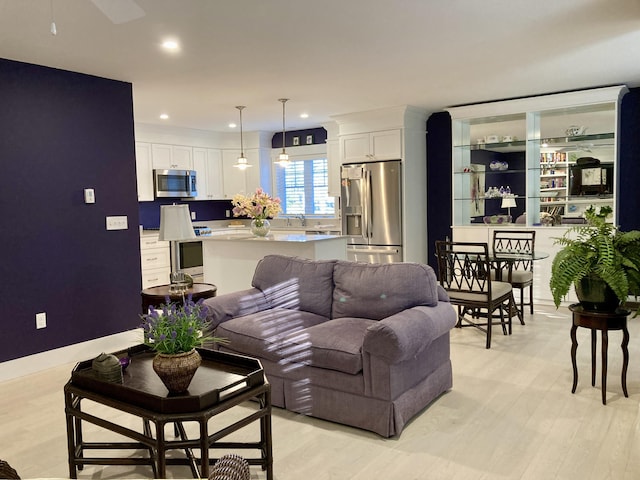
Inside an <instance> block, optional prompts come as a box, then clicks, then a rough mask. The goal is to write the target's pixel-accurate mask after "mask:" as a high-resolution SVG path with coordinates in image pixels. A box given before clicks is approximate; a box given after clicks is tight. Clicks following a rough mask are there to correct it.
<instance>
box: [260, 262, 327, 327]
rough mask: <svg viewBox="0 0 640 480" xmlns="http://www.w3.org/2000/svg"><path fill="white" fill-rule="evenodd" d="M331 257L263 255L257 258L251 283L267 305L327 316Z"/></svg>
mask: <svg viewBox="0 0 640 480" xmlns="http://www.w3.org/2000/svg"><path fill="white" fill-rule="evenodd" d="M335 262H336V261H335V260H309V259H307V258H299V257H288V256H286V255H267V256H265V257H264V258H263V259H262V260H260V261H259V262H258V265H257V266H256V270H255V272H254V274H253V280H252V282H251V284H252V286H254V287H255V288H258V289H260V290H262V292H263V293H264V295H265V297H266V299H267V301H268V302H269V305H271V307H282V308H289V309H291V310H304V311H305V312H312V313H315V314H317V315H322V316H323V317H327V318H329V316H330V315H331V300H332V294H333V265H334V264H335Z"/></svg>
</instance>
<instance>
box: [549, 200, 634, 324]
mask: <svg viewBox="0 0 640 480" xmlns="http://www.w3.org/2000/svg"><path fill="white" fill-rule="evenodd" d="M612 211H613V210H612V208H611V207H609V206H604V207H601V208H600V210H599V211H598V212H596V209H595V208H594V207H593V206H590V207H589V208H588V209H587V210H586V212H585V219H586V221H587V223H586V224H585V225H576V226H575V227H572V228H570V229H569V230H567V231H566V232H565V234H564V235H563V236H562V237H560V238H557V239H556V241H555V244H556V245H562V246H563V248H562V249H561V250H560V251H559V252H558V253H557V254H556V256H555V258H554V259H553V264H552V266H551V280H550V282H549V286H550V288H551V293H552V294H553V301H554V303H555V305H556V307H558V306H559V305H560V302H561V301H562V298H563V297H564V296H565V295H566V294H567V293H568V292H569V289H570V288H571V285H574V286H575V289H576V295H577V296H578V299H579V300H580V303H581V304H582V305H583V307H584V308H585V309H588V310H603V311H611V310H615V309H616V308H617V307H618V305H620V303H623V304H624V302H626V300H627V298H628V297H629V295H632V296H635V297H637V296H638V295H640V231H638V230H632V231H629V232H621V231H620V230H618V229H617V228H616V227H615V226H614V225H612V224H611V223H607V221H606V219H607V217H608V216H609V215H611V213H612Z"/></svg>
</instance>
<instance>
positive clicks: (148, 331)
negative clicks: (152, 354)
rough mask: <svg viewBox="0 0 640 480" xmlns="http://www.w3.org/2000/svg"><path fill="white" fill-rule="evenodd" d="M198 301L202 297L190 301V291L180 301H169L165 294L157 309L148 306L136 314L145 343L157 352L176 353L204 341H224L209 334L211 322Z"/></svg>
mask: <svg viewBox="0 0 640 480" xmlns="http://www.w3.org/2000/svg"><path fill="white" fill-rule="evenodd" d="M202 302H203V300H202V299H200V300H199V301H198V302H197V303H196V302H194V301H193V300H192V298H191V295H189V296H188V297H187V298H186V299H185V300H184V302H183V303H182V304H178V303H171V302H170V301H169V298H168V297H167V298H166V301H165V303H164V304H163V305H161V306H160V308H159V309H156V308H154V307H150V309H149V313H146V314H142V315H141V316H140V317H141V318H142V325H141V327H142V329H143V331H144V343H145V345H148V346H149V347H151V348H152V349H153V350H155V351H156V352H158V353H164V354H176V353H183V352H189V351H190V350H192V349H193V348H195V347H201V346H202V345H203V344H204V343H206V342H224V341H225V340H224V339H221V338H217V337H214V336H212V335H211V332H212V328H211V322H209V321H208V320H207V308H206V307H205V306H204V305H203V304H202Z"/></svg>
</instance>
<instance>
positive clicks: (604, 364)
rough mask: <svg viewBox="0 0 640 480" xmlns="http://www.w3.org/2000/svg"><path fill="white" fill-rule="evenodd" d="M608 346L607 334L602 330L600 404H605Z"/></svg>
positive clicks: (605, 330)
mask: <svg viewBox="0 0 640 480" xmlns="http://www.w3.org/2000/svg"><path fill="white" fill-rule="evenodd" d="M608 348H609V334H608V332H607V329H606V328H604V329H603V330H602V404H603V405H606V404H607V349H608Z"/></svg>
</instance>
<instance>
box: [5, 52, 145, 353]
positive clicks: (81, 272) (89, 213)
mask: <svg viewBox="0 0 640 480" xmlns="http://www.w3.org/2000/svg"><path fill="white" fill-rule="evenodd" d="M0 105H1V106H2V107H1V108H0V159H1V162H2V169H3V174H2V175H1V176H0V211H1V212H2V217H3V226H2V228H1V229H0V245H2V261H1V262H0V278H1V279H2V280H0V282H1V283H0V284H1V285H2V287H1V294H0V311H1V312H2V314H1V315H0V331H1V332H2V333H0V362H2V361H6V360H11V359H15V358H18V357H22V356H26V355H30V354H34V353H38V352H42V351H46V350H50V349H53V348H57V347H61V346H64V345H70V344H73V343H78V342H82V341H86V340H89V339H94V338H97V337H101V336H105V335H109V334H113V333H117V332H122V331H124V330H128V329H131V328H134V327H136V326H137V325H138V324H139V319H138V316H137V315H138V313H139V311H140V288H141V279H140V243H139V234H138V203H137V194H136V170H135V150H134V133H133V132H134V130H133V106H132V89H131V84H129V83H124V82H119V81H114V80H108V79H104V78H98V77H93V76H89V75H83V74H79V73H73V72H67V71H63V70H56V69H52V68H46V67H41V66H36V65H30V64H25V63H20V62H15V61H10V60H4V59H0ZM84 188H94V189H95V196H96V203H95V204H93V205H86V204H85V203H84V198H83V190H84ZM107 215H126V216H127V217H128V222H129V229H128V230H120V231H107V230H106V226H105V217H106V216H107ZM38 312H46V314H47V328H44V329H40V330H36V327H35V315H36V313H38ZM95 353H96V355H97V354H99V353H100V352H95Z"/></svg>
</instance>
